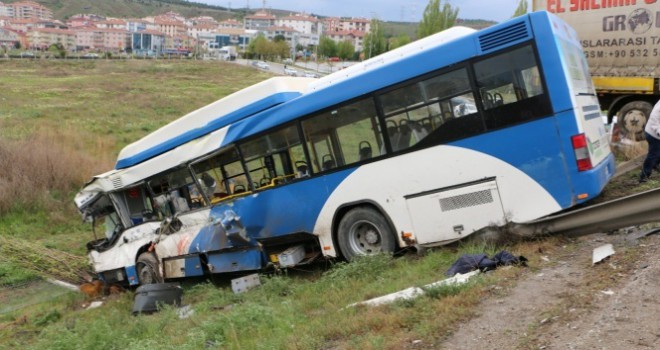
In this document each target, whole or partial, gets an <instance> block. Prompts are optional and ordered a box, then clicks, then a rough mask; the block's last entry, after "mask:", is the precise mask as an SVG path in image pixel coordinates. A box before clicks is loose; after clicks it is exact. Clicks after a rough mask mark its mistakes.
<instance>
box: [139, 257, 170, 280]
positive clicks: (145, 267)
mask: <svg viewBox="0 0 660 350" xmlns="http://www.w3.org/2000/svg"><path fill="white" fill-rule="evenodd" d="M135 267H136V270H137V275H138V282H139V283H140V285H145V284H153V283H163V276H161V274H160V270H159V269H158V259H157V258H156V256H155V255H154V254H153V253H149V252H145V253H142V254H140V256H139V257H138V259H137V263H136V264H135Z"/></svg>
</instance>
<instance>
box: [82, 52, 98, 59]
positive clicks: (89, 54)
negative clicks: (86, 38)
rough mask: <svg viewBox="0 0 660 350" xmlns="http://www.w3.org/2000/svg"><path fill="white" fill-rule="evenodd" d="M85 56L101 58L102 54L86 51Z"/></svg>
mask: <svg viewBox="0 0 660 350" xmlns="http://www.w3.org/2000/svg"><path fill="white" fill-rule="evenodd" d="M83 57H84V58H99V57H101V56H99V54H97V53H93V52H89V53H86V54H85V55H84V56H83Z"/></svg>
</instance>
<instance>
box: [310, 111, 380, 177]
mask: <svg viewBox="0 0 660 350" xmlns="http://www.w3.org/2000/svg"><path fill="white" fill-rule="evenodd" d="M302 126H303V132H304V134H305V139H306V142H307V146H308V147H309V152H310V157H311V158H312V166H313V168H314V171H319V170H320V171H325V170H330V169H333V168H336V167H340V166H344V165H349V164H353V163H356V162H359V161H365V160H367V159H369V158H371V157H372V156H373V150H374V149H376V150H383V152H381V154H384V143H383V139H382V133H381V131H380V124H379V123H378V118H377V112H376V106H375V104H374V100H373V99H372V98H365V99H361V100H359V101H356V102H353V103H351V104H348V105H344V106H341V107H339V108H337V109H335V110H332V111H328V112H325V113H321V114H318V115H316V116H314V117H312V118H310V119H307V120H304V121H303V122H302ZM367 145H368V147H367ZM368 149H371V150H372V151H371V152H368V151H367V150H368ZM368 154H370V155H369V156H368V157H367V155H368ZM319 168H320V169H319Z"/></svg>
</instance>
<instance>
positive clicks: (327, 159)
mask: <svg viewBox="0 0 660 350" xmlns="http://www.w3.org/2000/svg"><path fill="white" fill-rule="evenodd" d="M321 164H323V170H330V169H332V168H334V167H336V166H337V164H336V163H335V158H334V157H333V156H332V154H326V155H324V156H323V158H321Z"/></svg>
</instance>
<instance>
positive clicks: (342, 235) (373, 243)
mask: <svg viewBox="0 0 660 350" xmlns="http://www.w3.org/2000/svg"><path fill="white" fill-rule="evenodd" d="M337 234H338V235H337V243H339V249H340V251H341V253H342V254H343V255H344V258H346V260H348V261H352V260H354V259H355V258H356V257H358V256H362V255H373V254H378V253H390V254H391V253H394V249H395V248H396V242H395V240H394V239H395V238H394V233H393V232H392V229H391V228H390V225H389V224H388V222H387V220H385V218H384V217H383V215H381V214H380V213H379V212H378V211H376V210H374V209H372V208H369V207H358V208H355V209H352V210H350V211H349V212H348V213H346V215H345V216H344V217H343V218H342V219H341V221H340V223H339V228H338V232H337Z"/></svg>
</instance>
